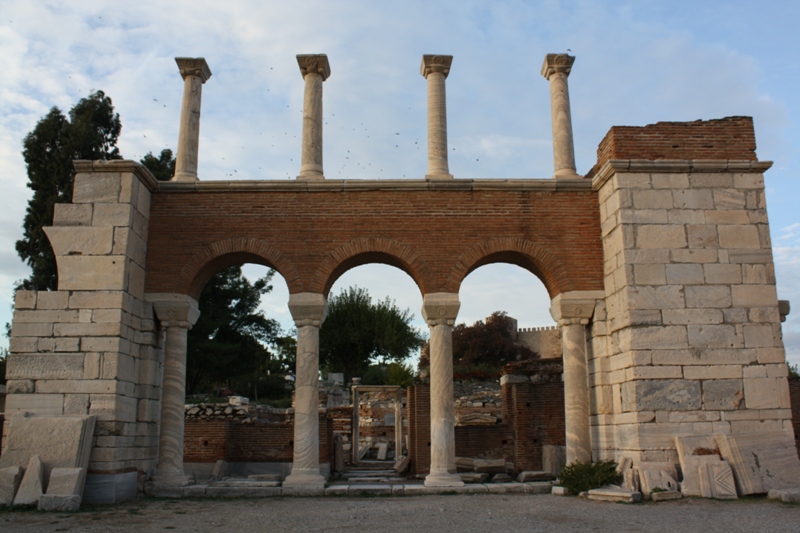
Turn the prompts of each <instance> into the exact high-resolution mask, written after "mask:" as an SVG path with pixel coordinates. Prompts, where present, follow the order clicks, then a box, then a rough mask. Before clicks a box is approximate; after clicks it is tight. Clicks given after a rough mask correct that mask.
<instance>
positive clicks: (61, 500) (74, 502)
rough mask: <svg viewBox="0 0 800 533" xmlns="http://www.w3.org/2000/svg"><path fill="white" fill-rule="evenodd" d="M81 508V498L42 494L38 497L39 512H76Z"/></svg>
mask: <svg viewBox="0 0 800 533" xmlns="http://www.w3.org/2000/svg"><path fill="white" fill-rule="evenodd" d="M80 507H81V497H80V496H76V495H72V496H61V495H58V494H42V495H41V496H39V510H40V511H51V512H65V511H77V510H78V509H80Z"/></svg>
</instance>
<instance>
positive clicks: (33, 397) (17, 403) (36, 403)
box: [0, 380, 64, 466]
mask: <svg viewBox="0 0 800 533" xmlns="http://www.w3.org/2000/svg"><path fill="white" fill-rule="evenodd" d="M23 382H27V380H24V381H23ZM18 383H19V382H18ZM20 412H26V413H34V414H36V415H41V416H47V415H60V414H62V413H63V412H64V395H63V394H10V395H8V396H7V397H6V424H8V423H9V422H8V420H9V418H10V417H11V416H12V415H14V414H15V413H20ZM26 462H27V459H26V460H25V461H23V464H24V463H26ZM0 466H4V465H3V461H2V456H0ZM5 466H8V465H5Z"/></svg>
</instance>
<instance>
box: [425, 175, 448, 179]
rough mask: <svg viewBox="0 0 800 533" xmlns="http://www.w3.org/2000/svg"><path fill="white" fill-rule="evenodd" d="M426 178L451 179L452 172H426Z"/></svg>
mask: <svg viewBox="0 0 800 533" xmlns="http://www.w3.org/2000/svg"><path fill="white" fill-rule="evenodd" d="M425 179H426V180H451V179H453V175H452V174H425Z"/></svg>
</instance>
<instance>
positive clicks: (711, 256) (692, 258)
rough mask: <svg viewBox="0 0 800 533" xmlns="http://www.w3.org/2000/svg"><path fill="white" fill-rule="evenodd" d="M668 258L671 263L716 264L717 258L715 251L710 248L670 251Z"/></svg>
mask: <svg viewBox="0 0 800 533" xmlns="http://www.w3.org/2000/svg"><path fill="white" fill-rule="evenodd" d="M669 257H670V261H672V262H673V263H716V262H717V261H718V258H719V256H718V254H717V250H715V249H710V248H692V249H690V250H680V249H677V250H670V251H669Z"/></svg>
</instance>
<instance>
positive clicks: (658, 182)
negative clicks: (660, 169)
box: [650, 173, 689, 189]
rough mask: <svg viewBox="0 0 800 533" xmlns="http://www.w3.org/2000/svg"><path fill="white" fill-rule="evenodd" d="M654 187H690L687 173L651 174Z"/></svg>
mask: <svg viewBox="0 0 800 533" xmlns="http://www.w3.org/2000/svg"><path fill="white" fill-rule="evenodd" d="M650 177H651V180H652V184H653V188H654V189H685V188H688V187H689V176H688V175H687V174H680V173H676V174H671V173H670V174H651V176H650Z"/></svg>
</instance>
